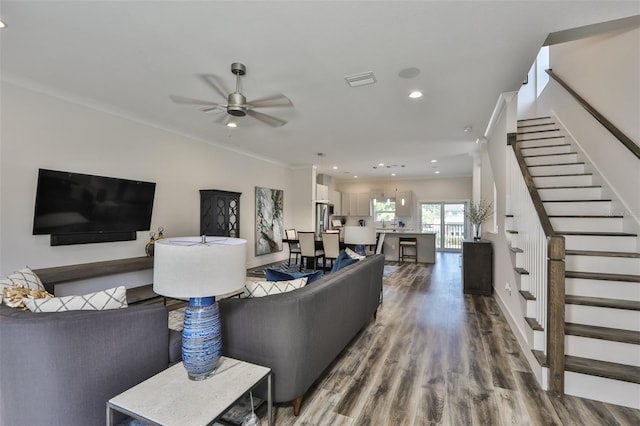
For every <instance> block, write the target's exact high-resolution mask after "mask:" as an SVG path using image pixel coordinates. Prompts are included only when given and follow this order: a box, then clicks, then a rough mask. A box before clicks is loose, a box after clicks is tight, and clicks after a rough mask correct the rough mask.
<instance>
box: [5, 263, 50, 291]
mask: <svg viewBox="0 0 640 426" xmlns="http://www.w3.org/2000/svg"><path fill="white" fill-rule="evenodd" d="M5 287H22V288H28V289H31V290H44V284H42V281H40V278H38V276H37V275H36V274H34V273H33V271H32V270H31V269H29V268H28V267H27V268H22V269H20V270H19V271H16V272H14V273H13V274H11V275H9V276H8V277H7V278H4V279H2V280H0V293H1V292H2V290H3V289H4V288H5Z"/></svg>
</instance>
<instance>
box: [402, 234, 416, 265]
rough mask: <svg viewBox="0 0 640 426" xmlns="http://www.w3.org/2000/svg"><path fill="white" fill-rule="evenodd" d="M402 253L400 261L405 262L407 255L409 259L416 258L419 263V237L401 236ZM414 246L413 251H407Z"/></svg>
mask: <svg viewBox="0 0 640 426" xmlns="http://www.w3.org/2000/svg"><path fill="white" fill-rule="evenodd" d="M399 245H400V253H399V256H398V257H399V259H398V260H399V261H400V262H404V259H405V257H406V258H407V259H414V262H415V263H418V239H417V238H416V237H400V243H399ZM407 248H412V249H413V251H412V253H405V249H407Z"/></svg>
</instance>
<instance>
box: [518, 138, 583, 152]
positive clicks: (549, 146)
mask: <svg viewBox="0 0 640 426" xmlns="http://www.w3.org/2000/svg"><path fill="white" fill-rule="evenodd" d="M529 140H532V139H525V140H521V141H518V142H527V141H529ZM533 140H535V139H533ZM559 146H571V144H570V143H565V142H563V143H554V144H553V145H534V146H528V147H526V148H520V149H521V150H523V151H524V150H527V149H536V148H557V147H559Z"/></svg>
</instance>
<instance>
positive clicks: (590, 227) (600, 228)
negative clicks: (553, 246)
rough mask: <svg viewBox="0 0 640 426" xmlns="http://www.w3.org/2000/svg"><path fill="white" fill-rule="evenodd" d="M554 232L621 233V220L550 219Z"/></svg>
mask: <svg viewBox="0 0 640 426" xmlns="http://www.w3.org/2000/svg"><path fill="white" fill-rule="evenodd" d="M549 220H551V225H552V226H553V229H554V230H555V231H560V232H562V231H596V232H622V219H621V218H615V217H593V218H588V217H551V218H549Z"/></svg>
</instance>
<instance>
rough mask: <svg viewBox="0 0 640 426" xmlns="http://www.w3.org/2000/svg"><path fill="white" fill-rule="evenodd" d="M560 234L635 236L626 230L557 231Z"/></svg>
mask: <svg viewBox="0 0 640 426" xmlns="http://www.w3.org/2000/svg"><path fill="white" fill-rule="evenodd" d="M558 234H560V235H589V236H592V237H637V235H636V234H630V233H628V232H596V231H559V232H558Z"/></svg>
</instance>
